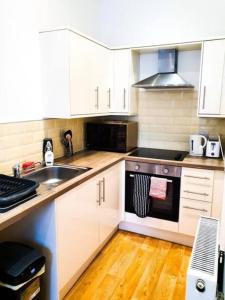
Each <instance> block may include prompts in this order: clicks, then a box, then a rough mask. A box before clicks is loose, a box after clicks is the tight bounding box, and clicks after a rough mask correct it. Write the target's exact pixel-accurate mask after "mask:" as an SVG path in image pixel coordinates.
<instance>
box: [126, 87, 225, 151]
mask: <svg viewBox="0 0 225 300" xmlns="http://www.w3.org/2000/svg"><path fill="white" fill-rule="evenodd" d="M138 98H139V99H138V100H139V104H138V116H137V117H132V119H134V120H137V121H138V122H139V142H138V144H139V146H140V147H155V148H165V149H180V150H188V140H189V135H190V134H192V133H196V132H199V131H207V132H208V133H209V134H213V133H218V134H221V135H225V119H216V118H198V117H197V92H195V91H147V90H139V97H138Z"/></svg>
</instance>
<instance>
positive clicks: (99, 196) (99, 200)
mask: <svg viewBox="0 0 225 300" xmlns="http://www.w3.org/2000/svg"><path fill="white" fill-rule="evenodd" d="M97 186H98V199H97V203H98V205H99V206H100V205H101V181H99V182H98V183H97Z"/></svg>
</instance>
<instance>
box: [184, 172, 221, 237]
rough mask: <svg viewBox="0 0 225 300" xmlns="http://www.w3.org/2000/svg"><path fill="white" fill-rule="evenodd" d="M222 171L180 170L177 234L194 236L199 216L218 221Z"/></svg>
mask: <svg viewBox="0 0 225 300" xmlns="http://www.w3.org/2000/svg"><path fill="white" fill-rule="evenodd" d="M223 180H224V173H223V172H222V171H212V170H203V169H194V168H182V177H181V199H180V214H179V232H180V233H182V234H186V235H190V236H194V235H195V232H196V229H197V224H198V220H199V218H200V216H208V217H214V218H219V219H220V214H221V206H222V200H223Z"/></svg>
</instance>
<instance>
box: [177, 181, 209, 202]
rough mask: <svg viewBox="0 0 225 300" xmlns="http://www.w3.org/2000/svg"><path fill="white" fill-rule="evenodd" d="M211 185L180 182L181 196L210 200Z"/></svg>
mask: <svg viewBox="0 0 225 300" xmlns="http://www.w3.org/2000/svg"><path fill="white" fill-rule="evenodd" d="M212 194H213V187H212V186H202V185H198V184H182V186H181V198H186V199H192V200H199V201H206V202H212Z"/></svg>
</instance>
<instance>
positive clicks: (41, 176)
mask: <svg viewBox="0 0 225 300" xmlns="http://www.w3.org/2000/svg"><path fill="white" fill-rule="evenodd" d="M88 170H90V168H85V167H73V166H61V165H55V166H51V167H44V168H43V169H40V170H36V171H33V172H31V173H29V174H27V175H25V176H24V177H25V178H27V179H31V180H34V181H36V182H38V183H40V184H45V185H48V186H49V185H50V186H58V185H60V184H62V183H63V182H65V181H67V180H69V179H72V178H74V177H77V176H79V175H81V174H83V173H85V172H87V171H88Z"/></svg>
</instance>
